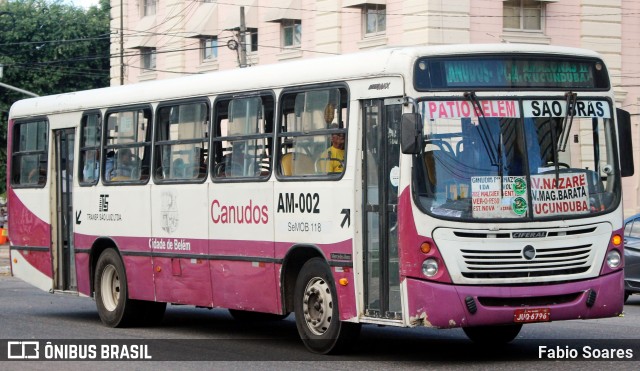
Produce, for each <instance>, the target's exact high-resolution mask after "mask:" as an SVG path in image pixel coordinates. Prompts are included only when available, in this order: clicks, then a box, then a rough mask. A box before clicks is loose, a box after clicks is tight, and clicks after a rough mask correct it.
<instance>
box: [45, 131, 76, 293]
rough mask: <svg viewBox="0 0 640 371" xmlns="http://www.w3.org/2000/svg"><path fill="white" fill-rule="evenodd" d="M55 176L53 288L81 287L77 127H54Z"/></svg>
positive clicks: (70, 288) (52, 228) (66, 289)
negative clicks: (76, 217) (76, 228)
mask: <svg viewBox="0 0 640 371" xmlns="http://www.w3.org/2000/svg"><path fill="white" fill-rule="evenodd" d="M53 136H54V156H55V158H54V164H53V166H54V167H55V172H54V174H55V176H54V178H53V181H54V182H55V186H54V187H52V190H53V192H55V194H54V197H53V198H52V201H53V202H54V203H55V204H54V205H52V206H55V207H52V208H51V210H55V215H53V217H52V218H51V220H52V226H51V230H52V238H51V242H52V245H53V248H52V255H53V256H52V260H53V268H54V275H53V288H54V290H61V291H77V281H76V270H75V254H74V251H73V248H74V243H73V223H74V219H73V202H72V200H73V197H72V191H73V160H74V159H73V148H74V141H75V129H73V128H67V129H60V130H54V131H53Z"/></svg>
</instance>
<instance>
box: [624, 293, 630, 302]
mask: <svg viewBox="0 0 640 371" xmlns="http://www.w3.org/2000/svg"><path fill="white" fill-rule="evenodd" d="M629 296H631V292H630V291H625V292H624V303H626V302H627V300H629Z"/></svg>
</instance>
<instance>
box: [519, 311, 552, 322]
mask: <svg viewBox="0 0 640 371" xmlns="http://www.w3.org/2000/svg"><path fill="white" fill-rule="evenodd" d="M549 321H551V309H549V308H534V309H516V310H515V311H514V312H513V322H518V323H529V322H549Z"/></svg>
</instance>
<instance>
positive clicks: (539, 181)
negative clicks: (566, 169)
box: [531, 173, 590, 216]
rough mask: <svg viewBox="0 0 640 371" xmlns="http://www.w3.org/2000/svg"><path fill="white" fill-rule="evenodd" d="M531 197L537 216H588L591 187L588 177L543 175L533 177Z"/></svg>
mask: <svg viewBox="0 0 640 371" xmlns="http://www.w3.org/2000/svg"><path fill="white" fill-rule="evenodd" d="M531 196H532V204H533V205H532V206H533V213H534V215H535V216H551V215H568V214H587V213H589V212H590V209H589V185H588V183H587V175H586V174H585V173H581V174H575V173H574V174H558V177H557V178H556V175H555V174H543V175H532V176H531Z"/></svg>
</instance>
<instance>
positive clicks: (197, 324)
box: [0, 251, 640, 371]
mask: <svg viewBox="0 0 640 371" xmlns="http://www.w3.org/2000/svg"><path fill="white" fill-rule="evenodd" d="M1 254H2V251H0V266H3V265H4V264H6V263H5V262H7V261H8V258H6V257H4V256H3V255H1ZM0 339H13V340H35V341H39V342H42V343H43V344H44V342H46V341H47V340H48V339H55V340H53V343H55V344H59V343H60V344H61V342H62V343H64V340H60V339H66V341H67V342H71V343H79V344H80V343H83V341H88V343H90V344H103V343H105V344H116V345H117V344H148V345H149V350H150V354H151V356H152V357H153V359H154V360H159V359H162V360H168V361H170V362H148V361H147V362H101V363H100V364H99V365H100V369H103V368H113V369H122V368H123V367H124V368H125V369H129V368H134V369H140V370H158V369H185V370H187V369H188V370H190V369H194V370H195V369H197V370H201V369H202V368H203V367H204V368H208V369H223V370H240V369H242V370H244V369H255V370H263V369H273V370H279V369H302V368H305V369H308V368H312V369H314V370H315V369H340V370H359V369H376V370H380V369H397V368H402V369H424V368H425V367H428V368H447V369H448V368H459V369H462V368H467V369H468V368H470V369H491V370H501V369H505V370H511V369H513V368H514V367H517V368H519V369H523V370H537V369H540V368H548V369H558V370H565V369H584V368H585V367H598V368H613V369H615V370H620V369H638V368H640V296H632V297H631V299H630V300H629V302H628V305H627V306H626V307H625V316H624V317H622V318H608V319H602V320H592V321H566V322H554V323H546V324H534V325H527V326H525V327H524V329H523V331H522V332H521V334H520V335H519V336H518V339H516V341H514V342H513V343H512V344H510V345H508V346H505V347H501V348H494V347H479V346H477V345H476V344H473V343H471V342H470V341H468V340H467V339H466V337H465V336H464V334H463V332H462V331H461V330H460V329H454V330H434V329H396V328H391V327H377V326H365V327H364V328H363V331H362V335H361V338H360V340H359V341H358V343H356V345H355V347H354V349H353V351H352V352H351V353H349V354H347V355H341V356H318V355H314V354H311V353H309V352H308V351H306V349H304V346H302V344H301V342H300V341H299V339H298V335H297V331H296V327H295V322H294V320H293V316H290V317H289V318H287V319H286V320H284V321H278V322H261V323H247V322H238V321H234V320H233V319H232V318H231V317H230V316H229V314H228V313H227V311H226V310H219V309H216V310H207V309H198V308H193V307H188V306H170V307H168V310H167V315H166V317H165V319H164V321H163V323H162V325H161V326H159V327H155V328H127V329H111V328H106V327H104V326H103V325H102V324H101V322H100V320H99V318H98V315H97V312H96V309H95V302H94V301H93V300H91V299H89V298H80V297H75V296H61V295H51V294H49V293H46V292H43V291H40V290H37V289H35V288H33V287H31V286H30V285H28V284H26V283H24V282H22V281H20V280H18V279H16V278H13V277H10V276H8V275H4V276H0ZM98 346H99V345H98ZM584 346H590V347H591V348H592V349H598V350H608V349H622V350H623V351H625V350H626V349H631V350H632V352H633V359H632V361H626V360H625V361H610V360H605V361H598V362H592V361H591V362H589V361H571V360H566V359H560V360H557V359H548V358H547V359H543V360H540V359H539V358H538V355H539V352H540V349H541V347H547V348H546V349H550V350H558V349H576V350H577V351H579V352H580V353H582V349H583V347H584ZM6 347H7V342H6V341H2V340H0V354H3V353H2V351H3V350H4V349H6ZM543 358H546V357H543ZM183 360H192V361H201V362H183ZM171 361H172V362H171ZM54 365H55V367H56V368H60V367H64V368H65V369H68V370H84V369H86V368H87V367H95V366H97V365H98V363H95V362H79V361H75V362H56V363H54ZM2 369H16V370H25V369H37V370H47V371H49V370H50V369H51V364H50V363H48V362H25V361H13V362H4V363H3V365H2Z"/></svg>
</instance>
